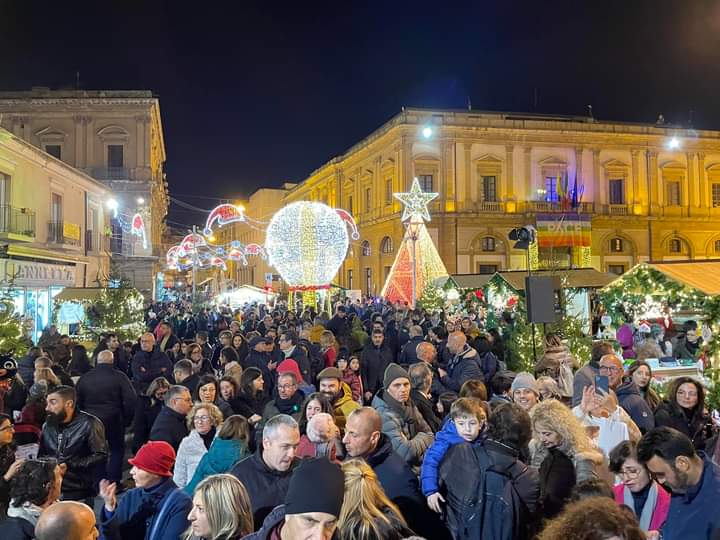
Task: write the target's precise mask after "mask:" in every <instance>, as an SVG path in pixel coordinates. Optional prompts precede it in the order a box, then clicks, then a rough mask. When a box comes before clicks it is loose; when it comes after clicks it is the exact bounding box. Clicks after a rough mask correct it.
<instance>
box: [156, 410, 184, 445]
mask: <svg viewBox="0 0 720 540" xmlns="http://www.w3.org/2000/svg"><path fill="white" fill-rule="evenodd" d="M187 435H188V429H187V423H186V419H185V416H184V415H182V414H180V413H178V412H175V411H174V410H172V409H171V408H170V407H168V406H165V407H163V408H162V409H160V414H158V416H157V418H156V419H155V423H154V424H153V426H152V429H151V430H150V438H149V440H151V441H165V442H166V443H169V444H170V446H172V447H173V448H174V449H175V452H177V451H178V448H179V447H180V442H181V441H182V440H183V439H184V438H185V437H187Z"/></svg>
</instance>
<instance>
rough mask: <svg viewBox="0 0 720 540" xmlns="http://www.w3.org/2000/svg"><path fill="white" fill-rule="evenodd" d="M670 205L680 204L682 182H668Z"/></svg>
mask: <svg viewBox="0 0 720 540" xmlns="http://www.w3.org/2000/svg"><path fill="white" fill-rule="evenodd" d="M667 204H668V206H680V182H668V183H667Z"/></svg>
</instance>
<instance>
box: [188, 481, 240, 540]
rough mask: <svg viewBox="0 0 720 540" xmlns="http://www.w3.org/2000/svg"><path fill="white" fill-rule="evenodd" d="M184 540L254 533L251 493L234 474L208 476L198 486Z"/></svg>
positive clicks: (225, 539) (227, 539) (230, 539)
mask: <svg viewBox="0 0 720 540" xmlns="http://www.w3.org/2000/svg"><path fill="white" fill-rule="evenodd" d="M192 502H193V506H192V510H190V513H189V514H188V521H189V522H190V528H189V529H188V531H187V533H186V536H185V540H239V539H240V538H243V537H244V536H247V535H249V534H252V532H253V529H254V527H253V515H252V510H251V509H250V496H249V495H248V492H247V490H246V489H245V486H244V485H243V484H242V482H240V480H238V479H237V478H235V477H234V476H233V475H232V474H216V475H213V476H208V477H207V478H205V480H203V481H202V482H200V483H199V484H198V486H197V488H195V494H194V495H193V501H192Z"/></svg>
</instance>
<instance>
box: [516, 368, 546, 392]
mask: <svg viewBox="0 0 720 540" xmlns="http://www.w3.org/2000/svg"><path fill="white" fill-rule="evenodd" d="M521 388H528V389H530V390H532V391H533V392H535V394H536V395H537V396H539V395H540V389H539V388H538V385H537V381H536V380H535V377H533V375H532V373H528V372H527V371H523V372H521V373H518V374H517V375H516V376H515V380H513V383H512V386H511V387H510V391H511V392H512V393H515V390H520V389H521Z"/></svg>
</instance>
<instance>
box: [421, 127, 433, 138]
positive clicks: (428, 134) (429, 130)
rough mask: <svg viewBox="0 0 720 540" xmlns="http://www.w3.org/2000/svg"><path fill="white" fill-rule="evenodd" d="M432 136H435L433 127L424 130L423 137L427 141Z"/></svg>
mask: <svg viewBox="0 0 720 540" xmlns="http://www.w3.org/2000/svg"><path fill="white" fill-rule="evenodd" d="M432 134H433V130H432V128H431V127H429V126H428V127H424V128H423V130H422V136H423V137H425V138H426V139H429V138H430V137H432Z"/></svg>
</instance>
